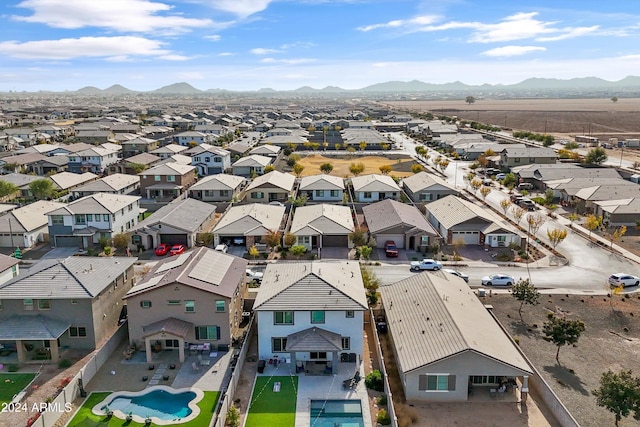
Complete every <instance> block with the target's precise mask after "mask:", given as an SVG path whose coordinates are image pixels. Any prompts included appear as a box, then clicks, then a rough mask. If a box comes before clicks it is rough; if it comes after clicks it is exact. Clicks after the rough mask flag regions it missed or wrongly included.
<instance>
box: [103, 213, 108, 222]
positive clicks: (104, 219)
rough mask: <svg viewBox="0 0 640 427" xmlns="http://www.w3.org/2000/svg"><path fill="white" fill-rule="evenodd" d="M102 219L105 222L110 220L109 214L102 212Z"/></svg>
mask: <svg viewBox="0 0 640 427" xmlns="http://www.w3.org/2000/svg"><path fill="white" fill-rule="evenodd" d="M102 220H103V221H104V222H109V214H102Z"/></svg>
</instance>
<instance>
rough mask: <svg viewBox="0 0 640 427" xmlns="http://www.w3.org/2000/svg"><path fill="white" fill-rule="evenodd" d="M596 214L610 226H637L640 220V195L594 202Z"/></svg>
mask: <svg viewBox="0 0 640 427" xmlns="http://www.w3.org/2000/svg"><path fill="white" fill-rule="evenodd" d="M593 205H594V214H595V215H596V216H598V217H600V216H601V217H602V219H603V221H602V222H603V224H606V225H607V226H609V227H620V226H623V225H624V226H626V227H636V226H637V224H638V220H640V197H632V198H629V199H616V200H600V201H597V202H594V203H593Z"/></svg>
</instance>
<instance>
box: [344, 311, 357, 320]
mask: <svg viewBox="0 0 640 427" xmlns="http://www.w3.org/2000/svg"><path fill="white" fill-rule="evenodd" d="M344 317H346V318H347V319H353V318H354V317H355V312H354V311H353V310H347V311H345V312H344Z"/></svg>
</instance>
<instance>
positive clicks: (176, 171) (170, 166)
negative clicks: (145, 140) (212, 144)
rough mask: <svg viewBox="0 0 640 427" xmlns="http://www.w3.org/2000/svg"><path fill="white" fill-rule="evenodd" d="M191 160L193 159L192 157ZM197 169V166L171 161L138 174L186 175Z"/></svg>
mask: <svg viewBox="0 0 640 427" xmlns="http://www.w3.org/2000/svg"><path fill="white" fill-rule="evenodd" d="M189 161H191V158H190V157H189ZM195 169H196V167H195V166H191V165H185V164H181V163H177V162H171V163H163V164H161V165H158V166H153V167H151V168H149V169H147V170H145V171H142V172H140V173H139V174H138V175H186V174H188V173H193V171H194V170H195Z"/></svg>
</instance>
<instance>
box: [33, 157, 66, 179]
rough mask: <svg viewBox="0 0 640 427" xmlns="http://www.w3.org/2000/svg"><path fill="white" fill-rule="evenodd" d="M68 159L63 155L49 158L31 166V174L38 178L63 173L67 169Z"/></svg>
mask: <svg viewBox="0 0 640 427" xmlns="http://www.w3.org/2000/svg"><path fill="white" fill-rule="evenodd" d="M68 164H69V157H67V156H64V155H57V156H49V157H47V158H46V159H42V160H38V161H37V162H35V163H33V164H32V165H31V169H32V171H33V173H35V174H36V175H39V176H41V177H42V176H44V175H50V174H55V173H60V172H65V171H66V170H67V168H68Z"/></svg>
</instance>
